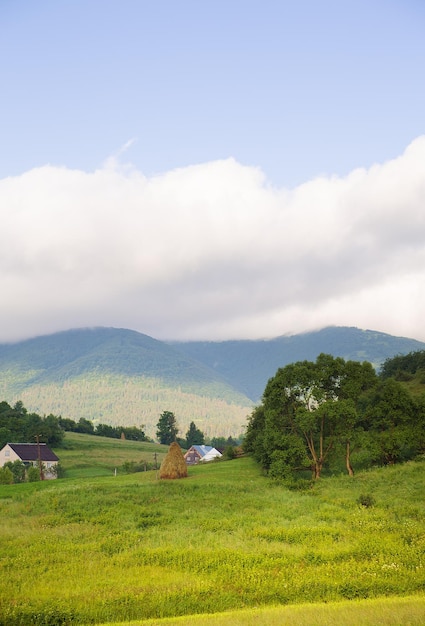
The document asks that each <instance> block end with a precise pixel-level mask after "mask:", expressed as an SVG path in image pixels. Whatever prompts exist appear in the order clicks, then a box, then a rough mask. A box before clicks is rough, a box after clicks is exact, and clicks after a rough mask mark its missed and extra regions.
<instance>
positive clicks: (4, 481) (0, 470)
mask: <svg viewBox="0 0 425 626" xmlns="http://www.w3.org/2000/svg"><path fill="white" fill-rule="evenodd" d="M0 485H13V474H12V471H11V469H10V468H9V467H0Z"/></svg>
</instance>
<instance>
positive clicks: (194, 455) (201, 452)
mask: <svg viewBox="0 0 425 626" xmlns="http://www.w3.org/2000/svg"><path fill="white" fill-rule="evenodd" d="M221 456H223V455H222V454H221V452H219V451H218V450H216V449H215V448H213V447H212V446H204V445H202V446H191V447H190V448H189V450H188V451H187V452H186V454H185V455H184V458H185V461H186V463H187V465H196V464H197V463H199V462H200V461H202V462H203V463H204V462H207V461H212V460H213V459H219V458H220V457H221Z"/></svg>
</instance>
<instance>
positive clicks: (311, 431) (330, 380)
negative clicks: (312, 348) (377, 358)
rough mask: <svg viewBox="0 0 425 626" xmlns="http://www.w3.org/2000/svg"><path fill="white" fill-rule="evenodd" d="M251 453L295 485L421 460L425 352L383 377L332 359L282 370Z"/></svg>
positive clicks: (254, 422) (386, 368)
mask: <svg viewBox="0 0 425 626" xmlns="http://www.w3.org/2000/svg"><path fill="white" fill-rule="evenodd" d="M406 381H407V382H409V383H410V384H411V383H412V381H415V383H416V384H415V386H414V387H411V388H409V387H408V386H407V385H406V384H405V383H406ZM412 389H414V392H413V391H412ZM244 449H245V451H246V452H249V453H251V454H252V455H253V457H254V458H255V459H256V461H257V462H258V463H259V464H260V465H261V467H262V468H263V470H264V471H265V472H267V473H268V474H269V475H270V476H271V477H273V478H276V479H281V480H285V481H287V482H288V483H291V482H293V481H294V480H295V481H296V480H297V479H298V482H299V481H300V479H301V480H309V479H310V480H311V479H313V480H316V479H318V478H319V477H320V476H322V474H324V473H326V474H329V473H335V472H340V471H341V469H342V468H345V471H346V472H348V474H349V475H350V476H352V475H353V474H354V471H355V469H365V468H367V467H371V466H380V465H391V464H394V463H399V462H402V461H407V460H411V459H414V458H416V457H417V456H418V455H420V454H423V453H424V452H425V352H424V351H421V352H417V353H410V354H408V355H406V356H397V357H394V358H392V359H388V360H387V361H386V362H385V363H384V365H383V367H382V369H381V371H380V373H379V374H378V373H376V372H375V370H374V368H373V367H372V365H371V364H370V363H368V362H367V361H365V362H362V363H361V362H359V361H350V360H349V361H345V360H344V359H343V358H340V357H333V356H331V355H329V354H324V353H322V354H320V355H319V356H318V357H317V359H316V361H314V362H313V361H298V362H296V363H292V364H289V365H287V366H285V367H283V368H279V369H278V370H277V372H276V374H275V376H273V377H272V378H270V380H269V381H268V383H267V385H266V388H265V390H264V393H263V397H262V401H261V404H259V405H258V406H257V407H256V408H255V409H254V410H253V412H252V413H251V416H250V418H249V421H248V427H247V431H246V436H245V439H244Z"/></svg>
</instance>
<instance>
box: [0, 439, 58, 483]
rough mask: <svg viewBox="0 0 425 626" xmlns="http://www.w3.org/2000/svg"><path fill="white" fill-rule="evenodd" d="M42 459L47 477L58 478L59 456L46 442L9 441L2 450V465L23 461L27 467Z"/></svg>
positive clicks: (0, 453)
mask: <svg viewBox="0 0 425 626" xmlns="http://www.w3.org/2000/svg"><path fill="white" fill-rule="evenodd" d="M39 458H40V459H41V463H42V468H43V476H44V478H45V479H51V478H56V477H57V473H56V466H57V464H58V462H59V458H58V457H57V456H56V454H55V453H54V452H52V450H50V448H49V446H48V445H47V444H45V443H40V444H37V443H7V444H6V445H5V446H4V448H2V449H1V450H0V467H3V466H4V465H5V464H6V463H8V462H9V461H11V462H12V463H13V462H14V461H21V462H22V463H23V464H24V465H25V466H26V467H29V466H30V465H34V466H36V465H37V464H38V460H39Z"/></svg>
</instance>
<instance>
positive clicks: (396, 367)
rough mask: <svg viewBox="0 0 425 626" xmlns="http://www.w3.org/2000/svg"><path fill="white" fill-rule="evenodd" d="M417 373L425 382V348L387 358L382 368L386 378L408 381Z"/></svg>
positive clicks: (383, 375)
mask: <svg viewBox="0 0 425 626" xmlns="http://www.w3.org/2000/svg"><path fill="white" fill-rule="evenodd" d="M415 375H419V376H420V378H421V382H423V383H424V384H425V350H419V351H418V352H409V354H405V355H398V356H395V357H393V358H392V359H387V360H386V361H385V363H384V364H383V366H382V368H381V377H382V378H384V379H385V378H395V379H396V380H400V381H408V380H411V379H412V378H413V377H414V376H415Z"/></svg>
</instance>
